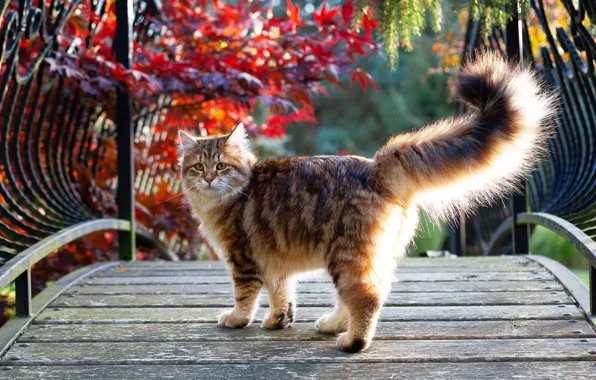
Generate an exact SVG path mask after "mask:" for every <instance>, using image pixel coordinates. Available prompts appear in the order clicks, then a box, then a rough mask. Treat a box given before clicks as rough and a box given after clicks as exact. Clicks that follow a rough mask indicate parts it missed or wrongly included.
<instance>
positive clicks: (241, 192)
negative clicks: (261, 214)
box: [222, 182, 257, 206]
mask: <svg viewBox="0 0 596 380" xmlns="http://www.w3.org/2000/svg"><path fill="white" fill-rule="evenodd" d="M222 185H225V186H227V187H229V188H230V189H232V190H233V191H235V192H238V193H240V194H242V195H244V196H246V197H247V198H248V199H250V201H251V202H252V203H254V204H255V206H257V202H255V201H254V199H252V198H251V197H249V196H248V194H246V193H245V192H243V191H242V190H239V189H235V188H233V187H232V186H230V185H228V184H227V183H224V182H222Z"/></svg>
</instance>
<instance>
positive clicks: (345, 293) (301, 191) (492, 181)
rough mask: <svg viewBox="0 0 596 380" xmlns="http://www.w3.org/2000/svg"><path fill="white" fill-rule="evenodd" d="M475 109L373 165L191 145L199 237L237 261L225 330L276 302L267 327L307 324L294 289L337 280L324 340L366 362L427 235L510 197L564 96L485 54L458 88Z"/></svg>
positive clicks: (185, 177)
mask: <svg viewBox="0 0 596 380" xmlns="http://www.w3.org/2000/svg"><path fill="white" fill-rule="evenodd" d="M452 87H453V91H454V93H455V95H456V96H457V98H458V99H460V100H461V101H463V102H464V103H465V104H466V105H468V106H469V107H470V108H472V109H473V110H475V111H473V112H469V113H468V114H466V115H463V116H457V117H453V118H450V119H445V120H440V121H438V122H436V123H434V124H431V125H429V126H427V127H425V128H422V129H420V130H417V131H414V132H411V133H405V134H398V135H396V136H394V137H391V138H390V139H389V141H388V142H387V144H386V145H385V146H383V147H382V148H380V150H379V151H378V152H377V153H376V155H375V156H374V158H372V159H369V158H364V157H358V156H314V157H293V158H281V159H269V160H266V161H264V162H261V163H257V159H256V157H255V156H254V154H253V153H252V152H251V151H250V148H249V140H248V138H247V134H246V131H245V128H244V127H243V126H242V125H241V124H240V125H238V126H237V127H236V128H235V129H234V130H233V132H232V133H231V134H229V135H221V136H214V137H193V136H191V135H189V134H188V133H186V132H184V131H180V132H179V140H180V143H179V149H180V168H181V169H180V170H181V177H182V182H183V189H184V193H185V194H186V196H187V198H188V200H189V202H190V205H191V207H192V210H193V213H194V215H195V216H196V217H197V218H198V219H199V221H200V231H201V233H202V235H203V236H204V237H205V238H206V240H207V241H208V243H209V245H210V246H211V248H212V249H213V250H214V251H215V252H216V253H217V254H218V255H219V256H220V257H221V258H222V259H223V260H225V261H226V262H227V264H228V266H229V268H230V272H231V276H232V280H233V283H234V297H235V306H234V308H233V309H232V310H230V311H227V312H225V313H223V314H222V315H221V316H220V317H219V321H218V324H219V325H221V326H225V327H230V328H241V327H245V326H247V325H248V324H249V323H251V321H252V318H253V315H254V313H255V310H256V308H257V298H258V296H259V294H260V292H261V290H263V289H266V290H267V294H268V297H269V306H270V310H269V313H268V314H267V315H266V316H265V318H264V320H263V327H265V328H268V329H281V328H285V327H288V326H290V325H291V324H292V322H293V321H294V318H295V308H296V302H295V298H294V280H293V278H294V276H295V275H296V274H297V273H300V272H304V271H310V270H315V269H321V268H323V269H326V270H327V271H328V273H329V275H330V276H331V278H332V279H333V283H334V285H335V289H336V295H337V303H336V307H335V309H334V310H333V312H331V313H330V314H327V315H324V316H322V317H321V318H320V319H319V320H318V321H317V322H316V327H317V329H318V330H319V331H320V332H322V333H329V334H336V333H341V334H340V335H339V338H338V340H337V345H338V347H339V349H341V350H343V351H346V352H357V351H361V350H364V349H366V348H367V347H368V346H369V345H370V343H371V341H372V339H373V335H374V332H375V327H376V323H377V320H378V318H379V314H380V312H381V308H382V305H383V302H384V300H385V299H386V297H387V295H388V293H389V291H390V288H391V281H392V278H393V276H394V270H395V268H396V262H397V259H399V258H400V257H402V256H403V255H404V252H405V249H406V247H407V245H408V244H409V243H410V242H411V240H412V238H413V235H414V232H415V230H416V227H417V225H418V212H419V209H424V210H426V211H427V212H428V213H429V214H430V215H431V216H432V217H434V218H436V219H445V218H449V217H451V216H453V215H454V213H456V212H457V213H459V212H461V211H465V212H467V211H470V210H472V209H473V208H474V207H477V206H479V205H482V204H485V203H487V202H490V201H491V200H495V199H496V198H499V197H502V196H504V195H506V194H508V193H510V192H511V191H513V190H515V188H516V185H517V184H519V181H520V180H522V179H523V177H524V176H525V175H527V174H528V172H529V171H530V170H531V168H532V166H533V164H534V163H535V162H536V161H537V160H538V159H539V158H540V157H541V156H543V153H544V151H545V145H546V141H547V139H548V137H549V135H550V134H551V131H552V130H553V129H552V128H553V126H552V121H553V120H554V118H553V115H554V113H555V110H556V108H557V107H556V100H555V99H556V97H555V96H554V95H553V94H552V93H548V92H546V91H543V90H542V89H541V86H540V83H539V82H538V80H537V79H536V77H535V74H534V73H532V72H531V71H530V70H523V69H521V68H519V66H518V65H514V64H512V63H508V62H505V61H504V60H502V59H500V58H498V57H496V56H495V55H494V54H491V53H482V54H479V55H478V57H477V58H476V59H475V60H473V61H471V62H470V63H469V64H468V65H466V66H465V67H464V68H463V69H462V71H461V72H460V73H459V74H458V75H457V77H456V79H455V81H454V82H453V86H452Z"/></svg>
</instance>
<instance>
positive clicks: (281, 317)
mask: <svg viewBox="0 0 596 380" xmlns="http://www.w3.org/2000/svg"><path fill="white" fill-rule="evenodd" d="M265 287H266V288H267V295H268V296H269V313H268V314H267V315H266V316H265V319H264V320H263V327H265V328H268V329H283V328H286V327H289V326H290V325H291V324H292V322H294V313H295V311H296V300H295V298H294V288H295V281H294V280H293V279H291V278H284V279H280V280H277V281H272V282H271V283H266V284H265Z"/></svg>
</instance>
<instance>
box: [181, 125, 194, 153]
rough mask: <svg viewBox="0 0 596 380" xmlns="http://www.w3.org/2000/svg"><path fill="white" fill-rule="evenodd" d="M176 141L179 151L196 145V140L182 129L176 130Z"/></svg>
mask: <svg viewBox="0 0 596 380" xmlns="http://www.w3.org/2000/svg"><path fill="white" fill-rule="evenodd" d="M178 141H179V143H178V148H179V150H180V152H184V151H185V150H188V149H190V148H193V147H195V146H197V140H196V139H195V138H194V137H192V136H191V135H189V134H188V133H186V132H184V131H183V130H179V131H178Z"/></svg>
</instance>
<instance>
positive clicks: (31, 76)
mask: <svg viewBox="0 0 596 380" xmlns="http://www.w3.org/2000/svg"><path fill="white" fill-rule="evenodd" d="M80 5H85V6H87V7H89V9H91V10H93V11H94V14H95V15H99V16H102V15H103V14H104V12H105V6H106V1H103V0H91V1H88V2H82V1H81V0H70V1H61V0H51V1H50V0H38V1H36V2H34V1H33V0H20V1H8V0H3V1H0V20H1V25H0V81H1V84H0V88H1V89H2V92H1V93H0V108H1V113H0V125H1V126H2V127H1V133H0V288H2V287H5V286H7V285H9V284H11V283H13V282H14V283H15V290H16V315H17V317H18V318H24V319H23V320H24V322H23V323H28V320H29V319H30V318H31V316H32V315H33V314H34V313H35V311H33V310H32V309H31V305H32V298H31V266H32V265H34V264H35V263H37V262H38V261H40V260H41V259H43V258H44V257H46V256H47V255H48V254H50V253H51V252H54V251H56V250H57V249H58V248H60V247H62V246H64V245H66V244H68V243H70V242H72V241H74V240H75V239H77V238H80V237H82V236H85V235H87V234H90V233H92V232H96V231H108V230H111V231H118V233H119V258H120V259H121V260H133V259H134V258H135V254H136V248H135V241H136V240H139V241H141V242H142V243H143V244H144V245H147V246H150V247H152V248H156V249H157V250H159V251H160V252H162V253H164V254H166V253H167V251H168V247H167V246H166V244H164V243H162V242H160V241H159V240H158V239H157V238H156V237H155V236H153V234H152V233H151V231H149V230H148V229H146V228H142V227H141V228H137V227H136V224H135V216H134V206H135V199H134V191H135V182H134V174H135V173H134V160H133V143H134V141H135V139H137V141H138V139H140V138H145V137H147V136H148V135H150V134H151V133H150V132H149V133H148V132H147V129H148V128H149V129H150V128H151V127H152V126H153V125H154V124H155V122H156V120H157V118H156V117H155V116H156V115H157V116H158V115H159V114H160V113H161V112H162V110H163V107H164V105H165V104H166V100H164V99H163V97H162V98H159V99H157V101H156V103H155V104H154V105H152V106H146V105H145V106H139V107H137V108H140V109H141V111H140V112H139V114H140V115H141V116H138V117H137V118H136V119H133V117H134V115H133V104H132V102H131V99H130V97H129V95H128V93H127V91H126V88H121V87H119V89H118V90H117V94H116V97H115V98H116V101H115V104H116V106H115V108H116V109H115V110H107V109H103V108H101V106H98V104H101V103H100V102H95V101H94V99H93V95H90V94H83V93H82V92H81V91H80V89H79V88H77V87H76V86H69V83H72V82H69V81H72V78H69V77H68V75H65V74H64V73H62V72H60V71H56V70H52V67H51V66H52V61H53V62H56V60H55V58H56V57H57V56H58V55H60V54H62V55H63V56H64V55H67V54H69V53H73V52H78V51H80V50H79V49H89V48H93V46H89V45H91V41H92V38H91V37H89V38H88V39H87V41H86V43H84V44H83V43H81V41H80V40H78V39H76V38H74V39H71V40H68V39H66V38H63V37H64V35H63V33H64V30H65V28H67V26H68V22H69V20H71V17H73V14H75V15H78V14H79V13H80V11H79V9H78V7H79V6H80ZM159 9H160V3H159V2H158V1H147V2H146V1H134V2H133V1H132V0H117V1H116V36H115V38H114V41H115V44H114V45H115V46H114V53H115V57H116V60H117V61H118V62H119V63H121V64H123V65H124V66H125V67H126V68H130V65H131V57H132V50H131V48H132V40H133V38H134V39H137V41H138V40H139V39H141V38H148V37H147V36H148V35H149V33H147V30H148V29H149V28H150V18H151V15H153V14H156V13H157V12H159ZM76 12H79V13H76ZM89 14H91V13H89ZM80 19H81V17H80V16H79V20H78V21H80ZM83 22H84V23H85V26H86V27H87V28H88V30H89V35H90V36H93V35H94V33H95V29H96V28H97V23H96V22H95V21H94V20H93V19H92V18H91V17H89V18H88V19H86V20H83ZM79 26H80V25H79ZM71 27H72V26H71ZM90 75H93V73H90ZM108 112H110V113H111V114H114V115H115V117H114V119H115V120H114V121H112V120H111V119H110V117H108V116H107V115H108ZM110 141H115V142H116V146H117V167H118V182H117V183H113V190H114V191H115V193H116V205H117V208H118V210H117V214H116V215H113V216H112V217H110V216H106V215H105V214H104V215H101V213H100V212H98V211H97V210H95V209H94V208H93V207H91V206H90V204H89V201H88V199H85V197H84V196H83V195H82V193H84V192H85V191H86V189H85V186H87V184H86V183H85V181H83V180H82V179H81V178H80V176H79V172H78V171H77V170H76V168H77V167H81V166H83V167H85V168H87V169H88V172H89V173H90V174H91V179H93V178H97V177H98V176H101V175H102V173H103V171H104V170H106V169H105V168H103V167H102V165H101V160H102V157H103V154H104V152H105V148H106V146H105V145H106V144H108V143H109V142H110ZM139 174H141V175H143V174H144V173H139ZM166 256H167V255H166ZM0 343H2V342H0ZM1 349H2V347H0V350H1Z"/></svg>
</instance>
